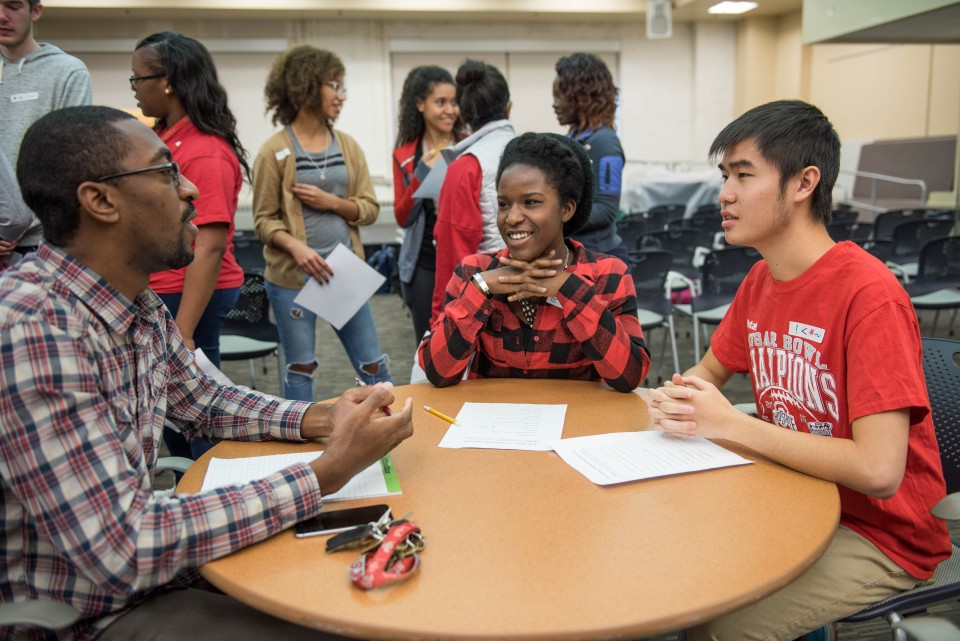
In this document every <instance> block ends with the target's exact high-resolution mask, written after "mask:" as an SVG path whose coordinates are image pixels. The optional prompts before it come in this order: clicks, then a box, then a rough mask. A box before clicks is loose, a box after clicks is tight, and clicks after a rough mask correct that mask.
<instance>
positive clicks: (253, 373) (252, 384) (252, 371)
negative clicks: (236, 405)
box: [247, 358, 257, 389]
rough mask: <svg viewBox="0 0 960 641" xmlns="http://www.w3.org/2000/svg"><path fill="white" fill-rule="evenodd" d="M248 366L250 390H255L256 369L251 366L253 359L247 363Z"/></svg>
mask: <svg viewBox="0 0 960 641" xmlns="http://www.w3.org/2000/svg"><path fill="white" fill-rule="evenodd" d="M247 364H248V365H249V366H250V389H257V368H256V367H254V365H253V359H252V358H251V359H250V360H248V361H247Z"/></svg>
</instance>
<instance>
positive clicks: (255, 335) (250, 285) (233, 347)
mask: <svg viewBox="0 0 960 641" xmlns="http://www.w3.org/2000/svg"><path fill="white" fill-rule="evenodd" d="M271 354H273V355H274V356H276V357H277V371H278V375H279V377H280V389H281V390H283V368H282V367H281V364H280V334H279V333H278V332H277V326H276V325H274V324H273V323H272V322H271V321H270V300H269V299H268V298H267V290H266V289H265V288H264V285H263V276H262V275H261V274H255V273H252V272H250V273H245V274H244V279H243V286H242V287H241V288H240V298H239V300H238V301H237V304H236V306H235V307H234V308H233V309H232V310H231V311H230V313H229V314H227V319H226V320H225V321H224V323H223V329H222V330H221V331H220V360H221V361H243V360H247V361H250V387H251V388H254V389H256V386H257V376H256V371H255V369H254V365H253V361H254V359H257V358H264V359H265V358H266V357H267V356H269V355H271ZM263 372H264V374H266V372H267V367H266V361H264V366H263ZM281 393H282V392H281Z"/></svg>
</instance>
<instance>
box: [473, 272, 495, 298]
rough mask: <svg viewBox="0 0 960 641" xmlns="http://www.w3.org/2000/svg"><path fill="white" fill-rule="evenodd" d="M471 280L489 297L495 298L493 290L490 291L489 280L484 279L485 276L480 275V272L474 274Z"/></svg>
mask: <svg viewBox="0 0 960 641" xmlns="http://www.w3.org/2000/svg"><path fill="white" fill-rule="evenodd" d="M470 280H472V281H473V284H474V285H476V286H477V289H479V290H480V291H481V292H482V293H483V295H484V296H486V297H487V298H493V292H491V291H490V288H489V287H487V281H485V280H483V276H481V275H480V272H477V273H476V274H474V275H473V276H472V277H471V278H470Z"/></svg>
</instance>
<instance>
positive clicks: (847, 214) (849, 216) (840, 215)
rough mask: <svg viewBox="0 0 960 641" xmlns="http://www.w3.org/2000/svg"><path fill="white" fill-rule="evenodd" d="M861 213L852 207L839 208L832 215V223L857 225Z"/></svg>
mask: <svg viewBox="0 0 960 641" xmlns="http://www.w3.org/2000/svg"><path fill="white" fill-rule="evenodd" d="M858 215H859V213H858V212H857V210H856V209H852V208H850V207H838V208H837V209H834V210H833V212H831V214H830V222H831V223H855V222H857V216H858Z"/></svg>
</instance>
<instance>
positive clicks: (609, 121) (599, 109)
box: [554, 53, 617, 127]
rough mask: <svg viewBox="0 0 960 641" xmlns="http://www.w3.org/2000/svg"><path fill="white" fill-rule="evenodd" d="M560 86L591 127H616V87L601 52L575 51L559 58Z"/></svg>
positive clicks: (560, 90) (558, 85)
mask: <svg viewBox="0 0 960 641" xmlns="http://www.w3.org/2000/svg"><path fill="white" fill-rule="evenodd" d="M554 68H555V69H556V71H557V80H558V82H557V90H558V92H559V94H560V95H561V96H562V97H563V98H564V99H565V100H566V101H567V103H568V104H570V105H572V106H574V107H576V110H577V117H578V118H579V119H582V120H585V121H586V123H587V126H588V127H600V126H603V125H606V126H607V127H613V119H614V116H615V115H616V113H617V87H616V86H615V85H614V84H613V76H612V75H611V74H610V70H609V69H608V68H607V65H606V64H605V63H604V62H603V60H602V59H601V58H600V57H599V56H595V55H593V54H590V53H572V54H570V55H569V56H564V57H562V58H560V59H559V60H557V64H556V65H555V67H554Z"/></svg>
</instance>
